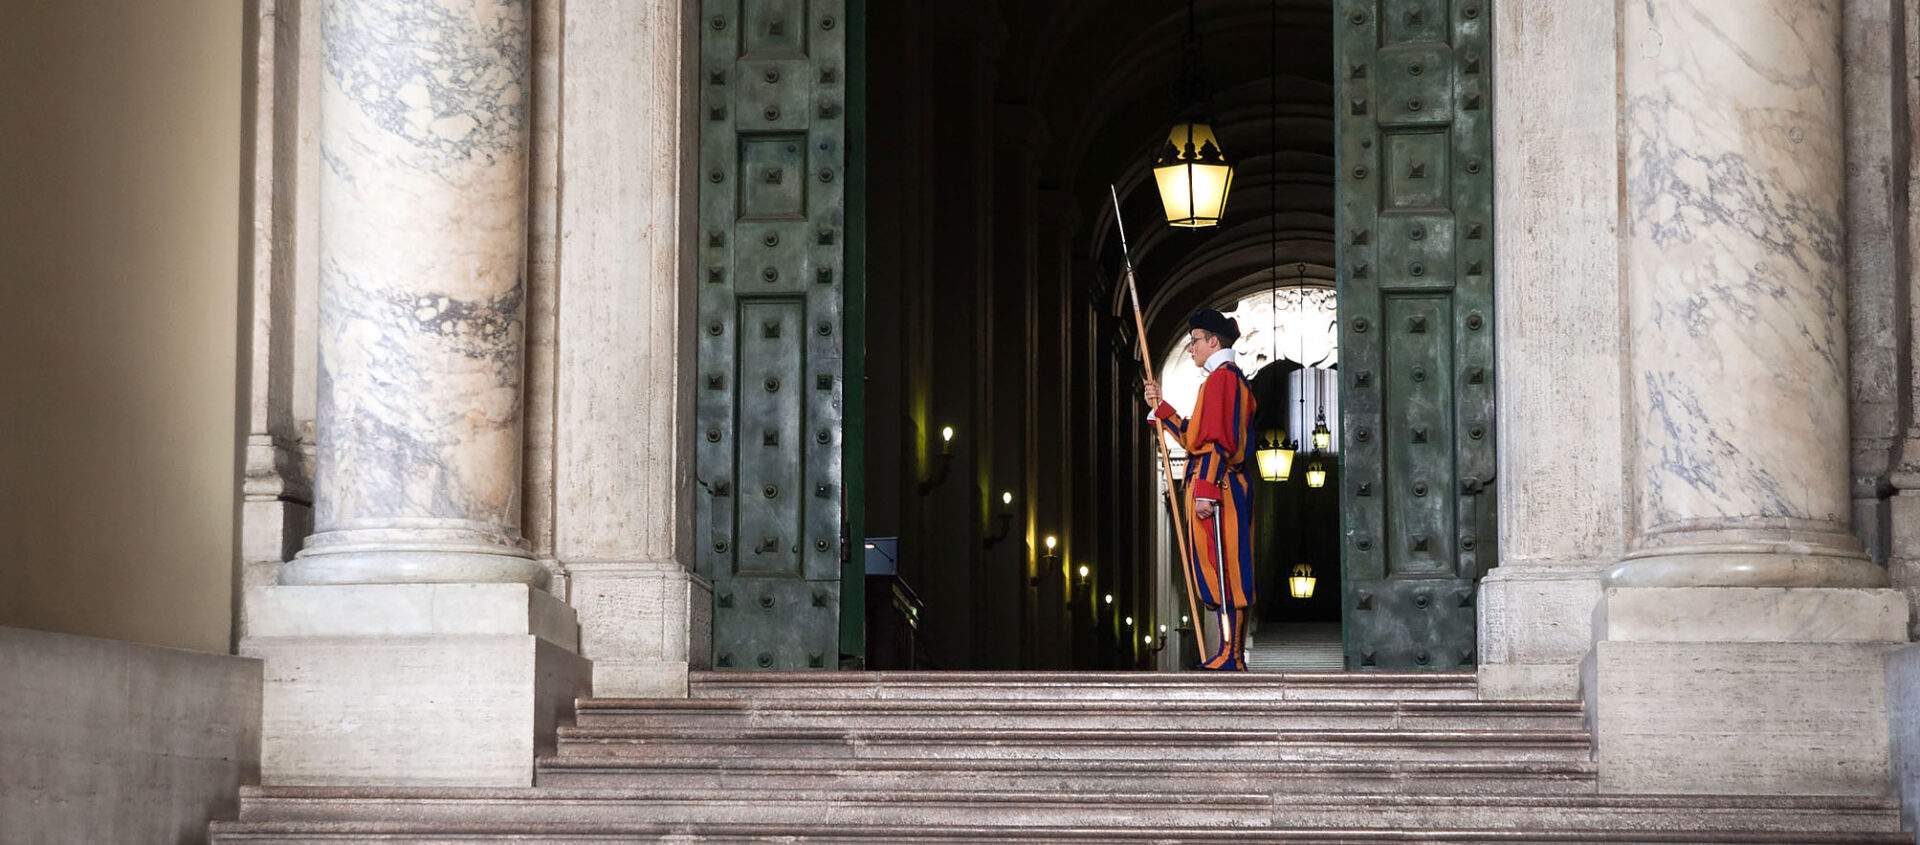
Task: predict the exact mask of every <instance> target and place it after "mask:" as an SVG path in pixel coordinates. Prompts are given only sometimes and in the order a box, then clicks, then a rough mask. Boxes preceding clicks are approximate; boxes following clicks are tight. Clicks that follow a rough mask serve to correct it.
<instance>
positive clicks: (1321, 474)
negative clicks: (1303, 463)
mask: <svg viewBox="0 0 1920 845" xmlns="http://www.w3.org/2000/svg"><path fill="white" fill-rule="evenodd" d="M1307 486H1308V487H1313V488H1316V489H1317V488H1320V487H1325V486H1327V466H1326V464H1323V463H1321V462H1320V456H1318V455H1315V456H1314V458H1313V460H1312V461H1309V462H1307Z"/></svg>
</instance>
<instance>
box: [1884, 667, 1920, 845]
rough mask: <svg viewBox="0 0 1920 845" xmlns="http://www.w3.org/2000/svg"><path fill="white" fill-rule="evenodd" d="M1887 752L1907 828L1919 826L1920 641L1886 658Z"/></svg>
mask: <svg viewBox="0 0 1920 845" xmlns="http://www.w3.org/2000/svg"><path fill="white" fill-rule="evenodd" d="M1887 728H1888V754H1889V755H1890V756H1891V757H1892V761H1893V783H1894V794H1896V795H1898V796H1900V806H1901V808H1902V809H1901V811H1900V815H1901V820H1902V821H1903V822H1905V823H1906V829H1908V830H1914V829H1916V828H1917V827H1920V813H1916V810H1917V809H1920V645H1912V646H1907V647H1905V648H1902V649H1899V650H1897V651H1895V652H1893V653H1892V654H1891V655H1889V656H1888V658H1887Z"/></svg>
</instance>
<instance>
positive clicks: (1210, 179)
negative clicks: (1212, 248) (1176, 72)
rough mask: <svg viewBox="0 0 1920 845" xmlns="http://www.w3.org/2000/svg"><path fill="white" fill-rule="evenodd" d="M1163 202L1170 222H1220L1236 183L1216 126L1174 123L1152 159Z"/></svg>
mask: <svg viewBox="0 0 1920 845" xmlns="http://www.w3.org/2000/svg"><path fill="white" fill-rule="evenodd" d="M1153 179H1154V181H1155V182H1157V183H1159V185H1160V204H1161V205H1162V206H1165V208H1166V211H1167V225H1169V226H1179V227H1182V228H1187V229H1198V228H1201V227H1203V226H1218V225H1220V217H1221V216H1222V215H1224V214H1226V211H1227V191H1228V190H1230V189H1232V187H1233V166H1232V165H1230V164H1228V163H1227V157H1226V154H1225V153H1224V152H1222V151H1221V150H1220V142H1219V140H1218V139H1216V138H1215V137H1214V136H1213V127H1212V126H1210V125H1208V124H1205V123H1198V122H1185V123H1178V124H1175V125H1174V127H1173V131H1172V132H1171V133H1168V135H1167V143H1166V146H1163V147H1161V148H1160V156H1159V157H1158V158H1156V159H1155V160H1154V162H1153Z"/></svg>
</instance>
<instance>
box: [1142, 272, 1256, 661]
mask: <svg viewBox="0 0 1920 845" xmlns="http://www.w3.org/2000/svg"><path fill="white" fill-rule="evenodd" d="M1187 325H1188V326H1189V327H1190V332H1189V334H1190V338H1191V339H1190V341H1189V343H1188V344H1187V354H1188V355H1191V356H1192V357H1193V363H1194V364H1195V365H1196V366H1198V367H1200V368H1201V369H1203V370H1206V372H1207V378H1206V381H1205V382H1202V383H1201V385H1200V397H1199V398H1198V399H1197V400H1195V401H1194V403H1193V414H1192V415H1191V416H1188V417H1184V418H1183V417H1181V416H1180V413H1179V412H1178V411H1176V410H1174V408H1173V406H1172V405H1169V404H1167V403H1166V402H1165V401H1162V400H1161V398H1160V385H1159V384H1157V383H1155V382H1152V381H1149V382H1147V383H1146V385H1145V394H1146V400H1147V404H1148V405H1150V406H1152V407H1153V415H1154V417H1155V418H1156V419H1158V420H1159V421H1160V424H1161V425H1164V426H1166V430H1167V431H1169V432H1171V433H1172V434H1173V436H1175V437H1177V438H1179V439H1180V446H1181V448H1183V449H1185V450H1186V452H1187V478H1186V503H1185V508H1184V514H1183V516H1184V518H1185V519H1186V521H1187V525H1188V526H1189V527H1188V529H1187V549H1186V555H1185V558H1186V565H1187V566H1188V567H1190V568H1191V570H1192V572H1191V575H1192V577H1191V578H1190V579H1188V581H1187V583H1189V584H1191V585H1194V590H1195V592H1196V595H1197V598H1198V599H1199V601H1200V603H1201V604H1204V605H1205V606H1206V607H1207V609H1208V610H1209V611H1211V612H1213V613H1214V614H1216V616H1217V617H1218V620H1219V626H1218V629H1219V632H1220V641H1219V646H1218V648H1216V649H1215V650H1214V653H1213V655H1212V656H1211V657H1208V658H1206V660H1204V661H1203V662H1201V664H1200V668H1202V669H1218V670H1225V671H1245V670H1246V668H1247V619H1248V618H1249V616H1250V613H1249V611H1250V610H1251V609H1252V608H1253V601H1254V582H1253V500H1252V496H1251V489H1250V488H1249V486H1248V483H1247V474H1246V471H1245V468H1246V459H1247V455H1248V453H1249V452H1250V451H1251V447H1249V446H1248V445H1247V444H1248V443H1249V442H1251V441H1252V440H1253V408H1254V401H1253V385H1252V383H1250V382H1248V381H1247V376H1246V374H1245V373H1242V372H1240V367H1239V366H1238V365H1236V364H1235V363H1234V362H1233V342H1234V341H1236V340H1239V339H1240V326H1239V325H1238V324H1236V323H1234V321H1233V320H1231V319H1228V318H1227V316H1226V315H1224V314H1221V313H1220V312H1218V311H1215V310H1213V309H1211V308H1209V309H1204V310H1202V311H1200V312H1199V313H1196V314H1194V315H1193V316H1192V317H1191V318H1189V319H1188V320H1187ZM1199 622H1200V620H1198V619H1196V620H1194V625H1195V629H1196V630H1198V629H1199V627H1200V625H1199Z"/></svg>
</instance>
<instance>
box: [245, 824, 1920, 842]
mask: <svg viewBox="0 0 1920 845" xmlns="http://www.w3.org/2000/svg"><path fill="white" fill-rule="evenodd" d="M211 842H212V843H213V845H240V843H247V844H248V845H340V843H347V842H353V843H417V844H418V845H501V843H512V844H513V845H532V843H543V845H544V843H555V842H565V843H567V845H634V843H640V842H661V843H675V845H733V843H769V842H779V843H848V842H851V843H865V842H873V843H901V845H907V843H911V845H962V843H975V844H976V845H977V843H981V842H992V843H997V844H998V845H1023V844H1024V843H1067V842H1071V843H1114V845H1122V844H1123V843H1152V845H1219V844H1220V843H1274V844H1275V845H1279V844H1280V843H1285V845H1368V843H1404V842H1447V843H1503V845H1511V844H1512V843H1540V844H1541V845H1545V844H1546V843H1639V844H1640V845H1654V843H1662V844H1663V845H1664V844H1665V843H1673V845H1911V843H1912V842H1913V838H1912V837H1911V836H1909V835H1908V834H1905V833H1891V832H1829V833H1821V832H1807V831H1769V830H1727V831H1695V830H1677V831H1645V830H1618V829H1602V830H1553V831H1539V830H1501V829H1487V828H1436V827H1417V828H1394V829H1329V828H1265V829H1244V828H1227V827H1210V828H1198V829H1196V828H1154V827H1068V826H1049V827H1033V828H996V827H981V826H968V827H929V826H925V825H914V824H905V825H891V826H887V825H873V826H866V827H845V826H840V825H832V824H819V823H813V824H805V825H777V824H765V823H749V824H692V825H689V824H673V823H664V824H663V823H657V822H656V823H645V824H632V825H592V824H528V825H516V826H512V827H510V828H508V827H498V826H489V825H470V824H437V825H425V824H418V823H406V822H214V823H213V826H212V839H211Z"/></svg>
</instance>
